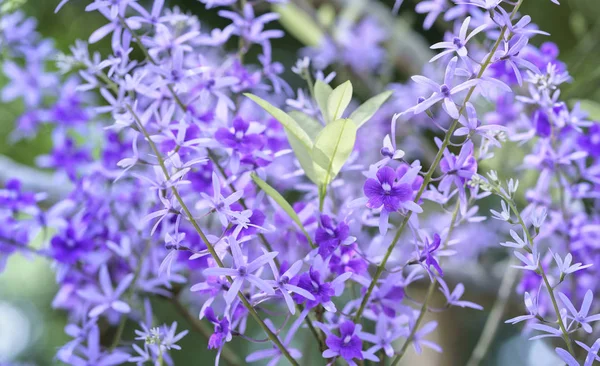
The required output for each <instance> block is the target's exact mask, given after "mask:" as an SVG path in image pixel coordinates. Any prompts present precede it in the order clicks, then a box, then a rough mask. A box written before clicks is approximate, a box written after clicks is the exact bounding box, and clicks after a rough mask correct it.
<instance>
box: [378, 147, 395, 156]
mask: <svg viewBox="0 0 600 366" xmlns="http://www.w3.org/2000/svg"><path fill="white" fill-rule="evenodd" d="M380 153H381V155H383V156H386V157H388V158H391V157H392V156H394V153H393V152H392V150H390V149H388V148H387V147H382V148H381V150H380Z"/></svg>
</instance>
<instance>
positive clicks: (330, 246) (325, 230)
mask: <svg viewBox="0 0 600 366" xmlns="http://www.w3.org/2000/svg"><path fill="white" fill-rule="evenodd" d="M355 240H356V238H354V237H351V236H350V227H348V224H346V223H345V222H343V221H342V222H340V223H339V224H338V225H337V226H336V225H335V222H334V221H333V220H332V219H331V217H329V216H327V215H321V222H320V225H319V227H318V228H317V231H316V233H315V243H316V244H317V245H318V246H319V255H320V256H321V257H323V258H327V257H328V256H330V255H331V254H332V253H333V252H334V251H335V250H336V249H337V248H338V247H339V246H340V245H350V244H352V243H354V241H355Z"/></svg>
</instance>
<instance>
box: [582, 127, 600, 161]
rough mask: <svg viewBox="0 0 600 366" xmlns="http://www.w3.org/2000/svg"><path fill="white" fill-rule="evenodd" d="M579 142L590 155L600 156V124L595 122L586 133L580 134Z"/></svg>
mask: <svg viewBox="0 0 600 366" xmlns="http://www.w3.org/2000/svg"><path fill="white" fill-rule="evenodd" d="M577 144H578V145H579V147H581V148H582V149H583V150H584V151H587V153H588V154H590V156H593V157H596V158H597V157H600V124H598V123H594V124H593V125H592V126H591V127H590V128H589V130H588V132H587V133H586V134H581V135H579V136H578V137H577Z"/></svg>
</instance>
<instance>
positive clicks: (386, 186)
mask: <svg viewBox="0 0 600 366" xmlns="http://www.w3.org/2000/svg"><path fill="white" fill-rule="evenodd" d="M381 188H383V190H384V191H386V192H389V191H391V190H392V186H391V185H390V184H389V183H387V182H386V183H382V184H381Z"/></svg>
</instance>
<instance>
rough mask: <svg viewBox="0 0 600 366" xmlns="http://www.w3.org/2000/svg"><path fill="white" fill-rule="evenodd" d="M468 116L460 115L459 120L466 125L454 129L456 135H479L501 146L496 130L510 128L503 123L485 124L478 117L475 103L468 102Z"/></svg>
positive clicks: (504, 130)
mask: <svg viewBox="0 0 600 366" xmlns="http://www.w3.org/2000/svg"><path fill="white" fill-rule="evenodd" d="M466 109H467V118H465V117H464V116H460V118H459V119H458V122H460V124H461V125H463V126H464V127H459V128H457V129H456V131H454V135H455V136H473V135H479V136H481V137H482V138H483V139H485V140H488V141H490V142H491V143H492V144H493V145H494V146H497V147H500V146H501V144H500V142H499V141H498V140H497V139H496V138H495V137H494V132H499V131H503V132H506V131H508V129H507V128H506V127H504V126H501V125H487V126H483V125H482V124H481V121H480V120H479V118H477V111H476V110H475V107H473V104H471V103H467V108H466Z"/></svg>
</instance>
